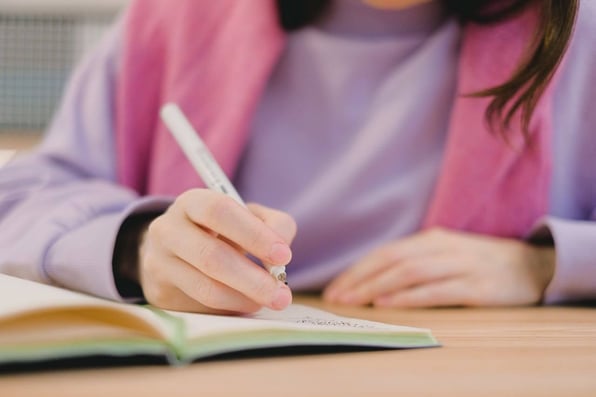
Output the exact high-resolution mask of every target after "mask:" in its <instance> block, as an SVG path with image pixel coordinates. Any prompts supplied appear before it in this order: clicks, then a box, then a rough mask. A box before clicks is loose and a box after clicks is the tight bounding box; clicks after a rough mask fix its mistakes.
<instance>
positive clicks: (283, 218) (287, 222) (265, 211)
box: [247, 203, 297, 245]
mask: <svg viewBox="0 0 596 397" xmlns="http://www.w3.org/2000/svg"><path fill="white" fill-rule="evenodd" d="M247 207H248V209H249V210H250V211H251V212H252V213H253V214H254V215H255V216H256V217H257V218H259V219H260V220H261V221H263V223H265V225H267V226H268V227H269V228H270V229H271V230H273V231H274V232H276V233H277V234H278V235H279V236H280V237H281V238H282V239H283V240H284V241H285V242H286V244H288V245H290V244H292V241H293V240H294V237H296V231H297V226H296V221H295V220H294V218H292V217H291V216H290V215H289V214H288V213H286V212H283V211H278V210H275V209H271V208H268V207H265V206H262V205H259V204H255V203H250V204H248V205H247Z"/></svg>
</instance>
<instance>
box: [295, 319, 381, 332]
mask: <svg viewBox="0 0 596 397" xmlns="http://www.w3.org/2000/svg"><path fill="white" fill-rule="evenodd" d="M293 321H294V322H295V323H298V324H308V325H318V326H327V327H350V328H360V329H377V327H375V326H373V325H371V324H363V323H356V322H352V321H346V320H341V319H338V320H336V319H329V318H315V317H310V316H306V317H302V318H297V319H294V320H293Z"/></svg>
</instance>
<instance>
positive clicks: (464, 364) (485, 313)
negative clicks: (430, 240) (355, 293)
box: [0, 298, 596, 397]
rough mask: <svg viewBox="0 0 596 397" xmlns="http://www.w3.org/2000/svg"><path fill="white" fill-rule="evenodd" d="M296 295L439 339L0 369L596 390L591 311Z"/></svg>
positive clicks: (306, 385)
mask: <svg viewBox="0 0 596 397" xmlns="http://www.w3.org/2000/svg"><path fill="white" fill-rule="evenodd" d="M300 300H301V302H303V303H304V302H305V303H309V304H313V305H317V306H322V307H323V308H325V309H327V310H331V311H335V312H337V313H339V314H343V315H349V316H356V317H362V318H368V319H372V320H379V321H386V322H390V323H396V324H404V325H413V326H420V327H429V328H432V329H433V332H434V334H435V336H436V337H437V338H438V339H439V340H440V341H441V342H442V343H443V345H444V347H442V348H434V349H424V350H410V351H384V352H372V353H349V354H337V355H319V356H299V357H277V358H263V359H245V360H234V361H215V362H203V363H197V364H194V365H191V366H188V367H181V368H171V367H127V368H109V369H96V370H73V371H62V372H55V373H51V372H50V373H34V374H21V375H5V376H0V395H1V396H3V397H18V396H32V397H33V396H34V397H44V396H65V397H66V396H76V397H79V396H85V397H87V396H102V397H103V396H126V397H130V396H143V397H152V396H172V397H183V396H195V397H196V396H259V397H263V396H276V397H291V396H299V397H305V396H342V397H345V396H460V397H465V396H473V397H482V396H499V397H504V396H573V397H582V396H586V397H587V396H590V397H593V396H596V310H595V309H584V308H527V309H480V310H468V309H462V310H456V309H453V310H452V309H449V310H417V311H387V310H372V309H365V308H348V307H337V306H327V305H324V304H322V303H321V302H319V301H318V300H316V299H312V298H302V299H300Z"/></svg>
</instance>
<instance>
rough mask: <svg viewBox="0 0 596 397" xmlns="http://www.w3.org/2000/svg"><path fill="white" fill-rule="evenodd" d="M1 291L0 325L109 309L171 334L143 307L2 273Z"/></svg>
mask: <svg viewBox="0 0 596 397" xmlns="http://www.w3.org/2000/svg"><path fill="white" fill-rule="evenodd" d="M0 292H1V293H2V297H3V299H1V300H0V323H1V322H2V321H3V320H6V319H8V318H11V317H15V316H19V315H24V314H27V313H40V312H43V311H49V310H55V309H61V310H68V309H77V308H86V309H91V308H108V309H111V310H115V311H118V312H121V313H128V314H132V315H134V316H135V317H137V318H139V319H141V320H143V321H144V322H146V323H148V324H149V325H150V326H152V327H153V328H155V329H157V330H159V332H160V333H161V334H162V335H167V334H169V332H170V326H169V325H165V324H163V323H162V322H160V321H159V317H158V316H157V315H155V314H154V313H153V312H152V311H150V310H147V309H145V308H143V307H139V306H135V305H128V304H123V303H117V302H112V301H109V300H104V299H100V298H96V297H93V296H90V295H85V294H82V293H78V292H74V291H69V290H65V289H62V288H57V287H53V286H50V285H45V284H40V283H36V282H34V281H29V280H24V279H20V278H17V277H12V276H8V275H5V274H0Z"/></svg>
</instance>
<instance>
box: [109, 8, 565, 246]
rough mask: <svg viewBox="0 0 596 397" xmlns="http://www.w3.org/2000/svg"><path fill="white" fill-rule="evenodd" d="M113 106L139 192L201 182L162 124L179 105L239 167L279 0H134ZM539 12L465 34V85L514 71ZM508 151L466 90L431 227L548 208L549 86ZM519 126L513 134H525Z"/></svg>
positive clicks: (525, 215) (482, 84)
mask: <svg viewBox="0 0 596 397" xmlns="http://www.w3.org/2000/svg"><path fill="white" fill-rule="evenodd" d="M125 23H126V35H125V37H124V45H123V48H124V50H123V54H122V57H123V63H122V70H121V73H120V75H119V81H118V85H117V86H118V92H117V101H116V109H115V114H116V142H117V158H118V162H119V163H118V175H119V179H120V182H121V183H122V184H124V185H126V186H128V187H130V188H132V189H134V190H136V191H137V192H139V193H140V194H166V195H177V194H179V193H181V192H183V191H184V190H187V189H189V188H192V187H196V186H200V185H202V183H201V181H200V180H199V178H198V177H197V175H196V173H195V172H194V170H193V169H192V168H191V167H190V165H189V163H188V162H187V160H186V158H185V157H184V156H183V154H182V152H181V151H180V149H179V148H178V147H177V145H176V144H175V142H174V141H173V139H172V138H171V136H170V135H169V133H168V132H167V131H166V129H165V126H164V125H163V124H162V123H161V122H160V121H159V119H158V111H159V108H160V106H161V105H162V104H163V103H165V102H168V101H173V102H177V103H178V104H179V105H180V106H181V107H182V109H183V110H184V112H185V113H186V114H187V116H188V117H189V118H190V120H191V122H192V123H193V125H194V126H195V127H196V129H197V130H198V131H200V133H201V136H202V137H203V138H204V140H205V141H206V143H207V145H208V146H209V147H210V148H211V150H212V151H213V153H214V155H215V157H216V158H217V159H218V161H219V162H220V163H221V165H222V167H223V169H224V171H225V172H226V173H228V175H231V174H233V173H234V171H235V168H236V166H237V164H238V160H239V158H240V156H241V154H242V151H243V148H244V146H245V143H246V141H247V139H248V136H247V135H248V134H247V133H248V130H249V126H250V123H251V117H252V115H253V112H254V110H255V107H256V105H257V104H258V102H259V100H260V96H261V94H262V92H263V89H264V87H265V84H266V83H267V80H268V78H269V75H270V73H271V71H272V69H273V67H274V66H275V64H276V62H277V60H278V58H279V57H280V54H281V52H282V50H283V47H284V42H285V35H284V32H283V31H282V30H281V29H280V27H279V25H278V20H277V10H276V4H275V1H274V0H258V1H237V0H217V1H212V0H177V1H163V0H135V1H133V2H132V4H131V6H130V8H129V10H128V13H127V15H126V22H125ZM536 23H537V22H536V16H535V13H534V12H532V11H530V12H526V13H525V14H524V15H522V16H520V17H518V18H516V19H512V20H509V21H506V22H503V23H500V24H498V25H495V26H490V27H485V26H478V25H469V26H466V27H465V29H464V36H463V43H462V49H461V59H460V65H459V81H458V92H459V93H460V94H465V93H470V92H474V91H477V90H479V89H482V88H487V87H490V86H494V85H496V84H499V83H501V82H503V81H504V80H505V79H506V78H507V77H509V76H510V75H511V73H512V71H513V70H514V69H515V67H516V66H517V64H518V63H519V60H520V56H521V54H522V53H523V51H524V50H525V48H526V46H527V44H528V43H529V42H530V39H531V37H532V33H533V32H534V28H535V26H536ZM553 85H554V83H551V87H549V89H548V90H547V91H546V93H545V95H543V97H542V98H541V101H540V103H539V105H538V108H537V110H536V112H535V114H534V116H533V119H532V121H531V125H530V127H531V128H530V134H531V135H530V137H531V142H530V145H522V144H521V140H518V141H517V142H516V143H517V145H516V147H518V149H512V148H511V147H509V146H507V145H506V144H504V142H503V141H502V139H501V138H499V137H498V136H495V135H494V134H491V133H490V132H489V131H488V128H487V126H486V123H485V120H484V114H485V110H486V107H487V105H488V103H489V99H486V98H482V99H478V98H466V97H463V96H460V97H458V99H457V100H456V102H455V106H454V110H453V114H452V117H451V122H450V125H449V131H448V139H447V144H446V152H445V160H444V164H443V166H442V168H441V172H440V176H439V181H438V184H437V186H436V190H435V193H434V197H433V200H432V203H431V206H430V208H429V209H428V213H427V217H426V221H425V225H426V226H427V227H431V226H442V227H448V228H454V229H460V230H467V231H471V232H477V233H486V234H492V235H498V236H508V237H521V236H524V235H526V234H527V233H528V232H529V231H530V230H531V228H532V226H533V225H534V224H535V222H536V221H537V220H538V218H540V217H541V216H542V215H544V214H545V213H546V211H547V209H548V191H549V182H550V175H551V160H552V158H551V157H552V155H551V147H550V145H551V134H552V131H551V130H552V122H551V115H552V111H551V106H552V86H553ZM520 129H521V127H520V125H519V123H518V122H516V123H513V125H512V127H511V131H509V132H510V133H511V136H516V137H520V136H521V134H520Z"/></svg>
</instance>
